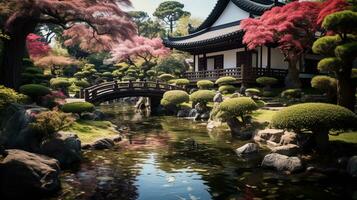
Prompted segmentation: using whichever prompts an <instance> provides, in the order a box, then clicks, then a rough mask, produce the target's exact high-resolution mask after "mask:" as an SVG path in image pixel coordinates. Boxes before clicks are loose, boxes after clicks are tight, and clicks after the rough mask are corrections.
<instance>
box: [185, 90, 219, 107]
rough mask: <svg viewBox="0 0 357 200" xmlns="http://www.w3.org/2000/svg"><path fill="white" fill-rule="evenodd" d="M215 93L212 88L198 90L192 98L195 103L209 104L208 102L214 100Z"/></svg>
mask: <svg viewBox="0 0 357 200" xmlns="http://www.w3.org/2000/svg"><path fill="white" fill-rule="evenodd" d="M215 95H216V94H215V92H214V91H211V90H198V91H196V92H194V93H192V94H191V95H190V99H191V101H192V102H193V103H194V104H195V103H201V104H207V103H208V102H213V98H214V96H215Z"/></svg>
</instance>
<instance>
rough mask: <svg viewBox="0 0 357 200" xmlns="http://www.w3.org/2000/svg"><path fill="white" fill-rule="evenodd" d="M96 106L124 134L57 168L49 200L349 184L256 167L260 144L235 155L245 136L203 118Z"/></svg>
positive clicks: (277, 195)
mask: <svg viewBox="0 0 357 200" xmlns="http://www.w3.org/2000/svg"><path fill="white" fill-rule="evenodd" d="M100 109H101V110H102V111H103V112H106V113H110V114H112V116H113V118H112V119H111V121H112V122H113V123H115V124H117V125H118V127H120V128H122V129H125V130H126V131H125V132H127V134H126V138H127V139H126V140H125V141H123V142H121V143H120V144H119V145H117V147H115V148H114V149H111V150H105V151H87V152H85V153H84V157H85V159H84V161H83V163H82V164H81V166H80V167H79V169H77V170H74V171H68V172H65V173H63V175H62V186H63V190H62V192H61V194H59V196H58V197H56V199H80V200H82V199H83V200H89V199H90V200H134V199H140V200H198V199H200V200H209V199H222V200H225V199H227V200H237V199H246V200H250V199H339V200H343V199H351V198H352V196H353V194H354V191H357V184H356V183H349V182H348V181H346V180H345V179H344V178H343V177H331V176H326V175H322V174H317V173H316V174H312V173H302V174H298V175H284V174H281V173H277V172H274V171H271V170H265V169H262V168H261V167H260V163H261V161H262V159H263V157H264V155H265V154H266V153H267V152H266V151H264V150H263V151H261V152H260V153H259V154H257V155H255V156H251V157H245V158H244V157H243V158H241V157H238V156H237V155H236V154H235V152H234V149H236V148H238V147H240V146H242V145H244V144H245V143H247V141H240V140H237V139H233V138H231V137H230V134H229V131H228V130H225V129H221V130H216V131H214V132H209V131H208V130H207V129H206V124H205V123H204V122H193V121H192V120H187V119H178V118H176V117H145V116H143V115H141V114H140V113H135V112H134V111H133V110H132V108H131V106H128V105H123V104H113V105H105V106H101V107H100ZM355 195H357V193H355Z"/></svg>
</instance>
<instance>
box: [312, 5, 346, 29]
mask: <svg viewBox="0 0 357 200" xmlns="http://www.w3.org/2000/svg"><path fill="white" fill-rule="evenodd" d="M348 6H349V4H348V2H347V1H345V0H327V1H325V2H323V3H322V5H321V10H320V13H319V15H318V18H317V23H318V24H319V25H321V24H322V22H323V21H324V19H325V17H326V16H327V15H330V14H332V13H335V12H339V11H342V10H346V8H347V7H348Z"/></svg>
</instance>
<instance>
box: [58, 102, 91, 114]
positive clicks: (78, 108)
mask: <svg viewBox="0 0 357 200" xmlns="http://www.w3.org/2000/svg"><path fill="white" fill-rule="evenodd" d="M61 110H62V111H63V112H65V113H77V114H81V113H84V112H93V111H94V105H93V104H91V103H88V102H73V103H66V104H64V105H63V106H62V108H61Z"/></svg>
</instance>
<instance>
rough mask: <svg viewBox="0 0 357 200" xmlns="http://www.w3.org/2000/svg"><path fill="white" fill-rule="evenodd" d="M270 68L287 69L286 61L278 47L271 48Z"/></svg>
mask: <svg viewBox="0 0 357 200" xmlns="http://www.w3.org/2000/svg"><path fill="white" fill-rule="evenodd" d="M271 68H272V69H288V63H287V62H285V61H284V55H283V54H282V53H281V52H280V50H279V49H278V48H272V49H271Z"/></svg>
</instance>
